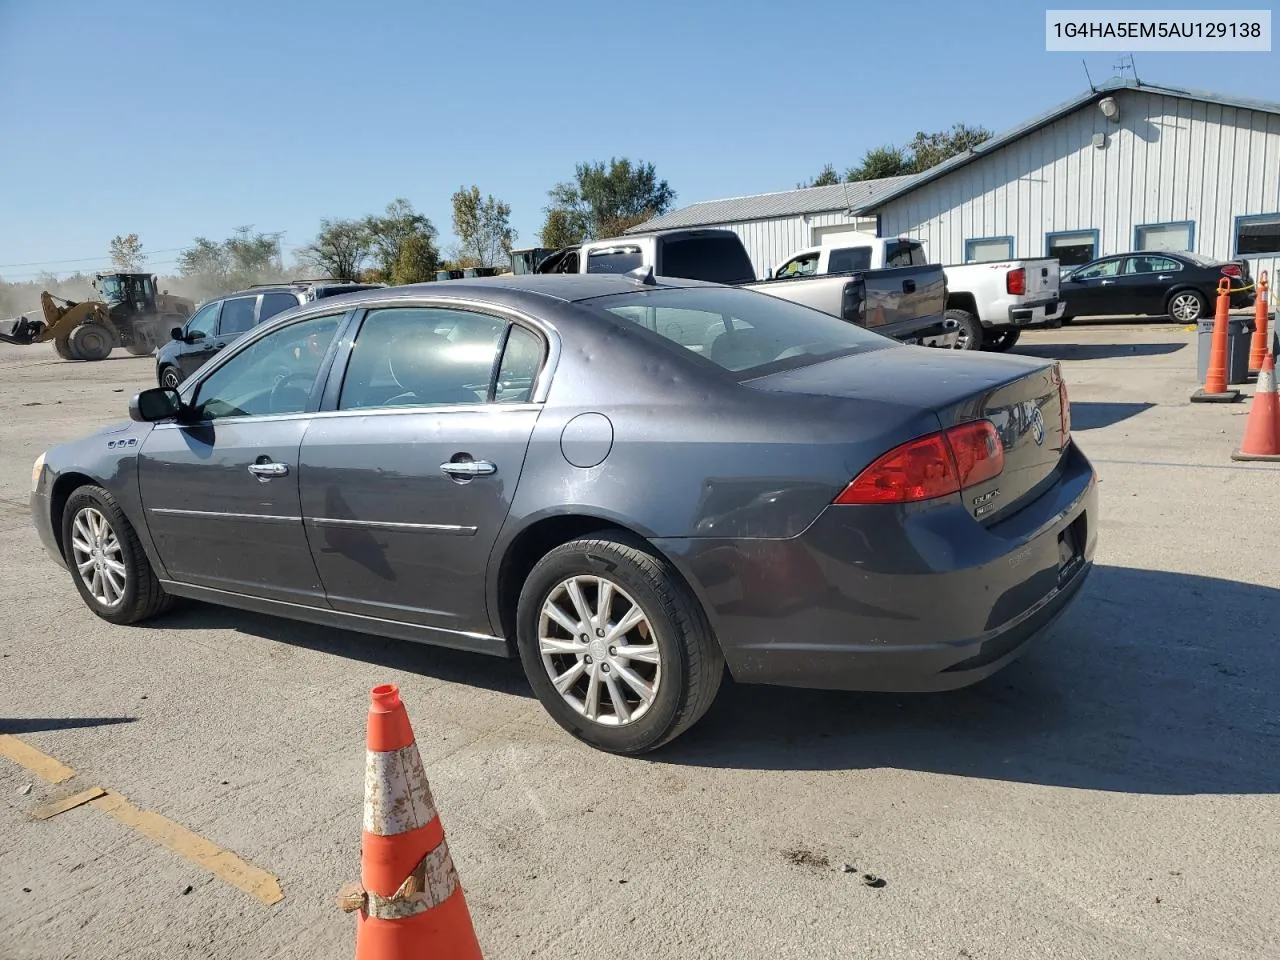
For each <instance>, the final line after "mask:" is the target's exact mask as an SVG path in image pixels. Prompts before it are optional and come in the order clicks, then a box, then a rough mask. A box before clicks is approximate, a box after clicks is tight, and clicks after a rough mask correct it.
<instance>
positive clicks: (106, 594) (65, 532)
mask: <svg viewBox="0 0 1280 960" xmlns="http://www.w3.org/2000/svg"><path fill="white" fill-rule="evenodd" d="M62 547H63V552H64V554H65V555H66V558H67V564H68V566H69V567H70V568H71V578H72V579H73V580H74V581H75V584H76V589H77V590H79V591H80V596H81V597H82V598H83V599H84V602H85V605H86V606H88V608H89V609H90V610H92V611H93V612H94V613H96V614H97V615H98V616H99V617H101V618H102V619H103V620H107V621H109V622H111V623H121V624H123V623H137V622H138V621H139V620H146V619H147V618H149V617H154V616H155V615H156V614H158V613H161V612H162V611H164V610H165V609H167V608H168V607H169V606H170V605H171V604H172V600H171V598H170V597H169V595H168V594H166V593H165V592H164V590H163V588H162V587H161V586H160V581H159V580H158V579H156V575H155V571H154V570H152V569H151V563H150V561H149V560H147V555H146V553H144V552H143V550H142V544H140V543H139V542H138V534H137V533H136V532H135V531H134V529H133V525H132V524H130V523H129V520H128V518H126V517H125V515H124V512H123V511H122V510H121V509H120V505H119V504H118V503H116V501H115V498H114V497H112V496H111V494H110V493H108V492H107V491H106V490H104V489H103V488H102V487H94V486H85V487H80V488H79V489H78V490H76V491H75V492H74V493H73V494H71V496H70V497H69V498H68V499H67V505H66V507H65V509H64V510H63V512H62Z"/></svg>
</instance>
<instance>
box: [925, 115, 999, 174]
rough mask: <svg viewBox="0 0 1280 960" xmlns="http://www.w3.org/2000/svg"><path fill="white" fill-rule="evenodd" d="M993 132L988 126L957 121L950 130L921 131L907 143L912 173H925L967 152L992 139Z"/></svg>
mask: <svg viewBox="0 0 1280 960" xmlns="http://www.w3.org/2000/svg"><path fill="white" fill-rule="evenodd" d="M991 137H992V133H991V131H990V130H988V129H987V128H986V127H970V126H968V125H966V124H963V123H957V124H955V125H953V126H952V127H951V129H950V130H939V131H938V132H936V133H925V132H924V131H923V130H921V131H919V132H918V133H917V134H916V135H915V137H914V138H913V139H912V141H911V142H910V143H909V144H907V151H908V152H909V153H910V155H911V169H910V171H909V172H910V173H923V172H924V171H925V170H928V169H929V168H931V167H936V166H937V165H938V164H940V163H942V162H943V161H944V160H949V159H951V158H952V157H954V156H955V155H956V154H959V153H965V152H967V151H968V150H970V149H972V148H973V147H976V146H977V145H978V144H980V143H982V142H983V141H985V140H990V139H991Z"/></svg>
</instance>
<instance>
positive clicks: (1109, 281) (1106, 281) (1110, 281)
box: [1102, 280, 1115, 287]
mask: <svg viewBox="0 0 1280 960" xmlns="http://www.w3.org/2000/svg"><path fill="white" fill-rule="evenodd" d="M1113 283H1115V281H1114V280H1103V281H1102V285H1103V286H1104V287H1109V286H1111V284H1113Z"/></svg>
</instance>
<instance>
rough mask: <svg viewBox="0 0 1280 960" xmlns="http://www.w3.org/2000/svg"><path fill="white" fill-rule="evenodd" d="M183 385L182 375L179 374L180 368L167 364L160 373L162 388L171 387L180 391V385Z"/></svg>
mask: <svg viewBox="0 0 1280 960" xmlns="http://www.w3.org/2000/svg"><path fill="white" fill-rule="evenodd" d="M181 383H182V374H180V373H179V372H178V368H177V367H175V366H171V365H168V364H166V365H165V367H164V369H162V370H161V371H160V386H162V387H170V388H172V389H174V390H177V389H178V385H179V384H181Z"/></svg>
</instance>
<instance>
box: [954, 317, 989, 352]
mask: <svg viewBox="0 0 1280 960" xmlns="http://www.w3.org/2000/svg"><path fill="white" fill-rule="evenodd" d="M944 316H945V317H946V318H947V319H948V320H954V321H955V322H956V326H957V327H959V329H960V338H959V339H958V340H957V341H956V349H957V350H981V349H982V342H983V339H984V337H985V334H984V333H983V330H982V321H981V320H979V319H978V318H977V317H975V316H974V315H973V314H972V313H970V312H969V311H968V310H957V309H951V310H948V311H947V312H946V314H944Z"/></svg>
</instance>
